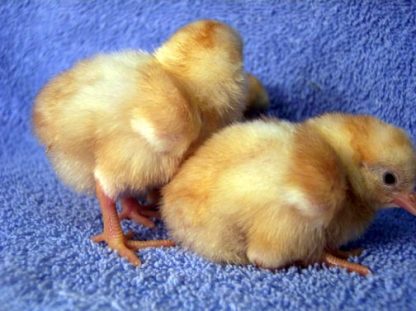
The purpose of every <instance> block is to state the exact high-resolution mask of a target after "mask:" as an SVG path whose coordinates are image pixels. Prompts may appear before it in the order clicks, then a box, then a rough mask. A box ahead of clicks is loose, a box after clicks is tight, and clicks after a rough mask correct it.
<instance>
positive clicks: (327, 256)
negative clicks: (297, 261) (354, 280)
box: [321, 252, 371, 276]
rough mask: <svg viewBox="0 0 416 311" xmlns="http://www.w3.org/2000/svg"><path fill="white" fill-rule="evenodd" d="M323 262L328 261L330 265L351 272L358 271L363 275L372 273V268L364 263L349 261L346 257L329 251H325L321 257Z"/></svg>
mask: <svg viewBox="0 0 416 311" xmlns="http://www.w3.org/2000/svg"><path fill="white" fill-rule="evenodd" d="M321 260H322V262H323V263H326V264H327V265H329V266H334V267H340V268H344V269H346V270H347V271H349V272H356V273H358V274H360V275H362V276H367V275H369V274H371V270H370V269H369V268H368V267H366V266H363V265H360V264H357V263H353V262H349V261H347V260H346V259H344V258H339V257H337V256H335V255H333V254H331V253H329V252H324V254H323V255H322V258H321Z"/></svg>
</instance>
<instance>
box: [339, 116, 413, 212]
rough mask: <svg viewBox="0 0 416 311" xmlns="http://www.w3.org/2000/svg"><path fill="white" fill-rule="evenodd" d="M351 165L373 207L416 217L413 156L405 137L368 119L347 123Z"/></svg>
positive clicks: (387, 126) (408, 141)
mask: <svg viewBox="0 0 416 311" xmlns="http://www.w3.org/2000/svg"><path fill="white" fill-rule="evenodd" d="M346 124H347V128H348V131H349V132H350V135H351V136H350V145H351V147H352V149H353V155H354V156H353V158H354V159H353V160H354V161H353V163H354V164H355V165H356V166H358V168H359V169H358V172H359V174H360V175H361V179H362V185H363V189H362V190H364V191H362V193H365V196H366V197H367V198H368V199H369V201H370V202H372V203H373V204H374V207H376V208H381V207H388V206H395V207H398V206H399V207H402V208H404V209H406V210H407V211H408V212H410V213H411V214H413V215H416V194H414V193H413V191H414V189H415V182H416V154H415V149H414V147H413V145H412V142H411V140H410V139H409V137H408V136H407V134H406V133H405V132H404V131H403V130H401V129H399V128H397V127H394V126H392V125H389V124H387V123H384V122H382V121H380V120H379V119H376V118H373V117H370V116H355V117H352V118H350V119H349V120H348V122H347V123H346Z"/></svg>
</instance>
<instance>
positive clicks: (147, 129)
mask: <svg viewBox="0 0 416 311" xmlns="http://www.w3.org/2000/svg"><path fill="white" fill-rule="evenodd" d="M253 81H254V80H253V79H252V78H250V79H249V78H248V74H247V73H245V72H244V69H243V56H242V42H241V38H240V36H239V35H238V33H237V32H236V31H235V30H233V29H232V28H231V27H229V26H227V25H225V24H223V23H220V22H217V21H212V20H202V21H197V22H194V23H191V24H189V25H187V26H185V27H183V28H181V29H180V30H178V31H177V32H176V33H175V34H174V35H173V36H172V37H171V38H170V39H169V40H168V41H166V42H165V43H164V44H163V45H162V46H161V47H160V48H159V49H158V50H157V51H156V52H155V53H153V54H150V53H146V52H139V51H126V52H119V53H114V54H108V55H98V56H95V57H92V58H90V59H88V60H84V61H81V62H79V63H78V64H76V65H75V66H74V67H72V68H71V69H69V70H67V71H65V72H63V73H62V74H60V75H58V76H57V77H56V78H54V79H52V80H51V81H50V82H49V83H48V84H47V85H46V86H45V87H44V89H43V90H42V91H41V92H40V93H39V95H38V97H37V98H36V102H35V107H34V111H33V123H34V130H35V133H36V135H37V136H38V138H39V140H40V141H41V143H42V144H43V145H44V146H45V147H46V150H47V154H48V157H49V158H50V160H51V162H52V164H53V166H54V168H55V170H56V172H57V173H58V175H59V176H60V177H61V179H62V180H63V181H64V182H65V183H66V184H68V185H70V186H72V187H73V188H74V189H75V190H77V191H81V192H89V193H94V192H95V193H96V194H97V196H98V198H99V201H100V206H101V209H102V213H103V219H104V233H103V234H102V235H99V236H97V237H96V238H95V241H106V242H107V243H108V244H109V245H110V247H112V248H113V249H115V250H117V251H119V252H120V254H121V255H122V256H124V257H126V258H128V259H129V261H130V262H132V263H133V264H135V265H138V264H139V259H138V258H137V256H136V255H135V254H134V253H133V252H132V249H134V248H135V247H134V246H132V243H131V241H130V240H129V239H128V238H126V237H125V236H124V235H123V233H122V231H121V227H120V224H119V220H118V218H117V217H116V216H117V215H116V211H115V201H116V200H117V199H118V198H120V199H121V203H122V206H123V213H122V216H121V218H132V219H134V220H137V221H139V222H141V223H143V224H145V225H147V226H153V223H152V222H151V221H150V220H148V219H146V217H145V216H153V215H154V214H155V213H154V211H148V210H143V211H138V210H137V209H138V208H140V206H139V205H138V203H137V202H136V201H135V200H133V199H132V197H133V196H135V195H138V194H141V193H145V192H150V193H152V192H154V190H157V189H158V188H160V187H161V186H162V185H164V184H166V183H167V182H168V181H169V180H170V178H171V177H172V176H173V174H174V173H175V172H176V170H177V169H178V167H179V165H180V164H181V163H182V161H183V159H184V158H185V157H187V156H189V155H190V154H191V153H192V152H193V150H195V149H196V148H197V147H198V146H199V144H201V143H202V142H203V141H204V140H205V139H206V138H208V137H209V136H210V135H211V134H212V133H213V132H215V131H217V130H218V129H220V128H222V127H224V126H225V125H228V124H230V123H231V122H234V121H237V120H240V119H241V118H242V115H243V112H244V110H245V109H246V107H248V106H252V105H255V103H254V101H255V100H257V99H259V98H262V97H261V95H256V94H251V92H265V91H264V89H262V88H253V87H251V86H250V85H251V83H254V82H253ZM259 94H260V93H259ZM153 244H154V243H153ZM161 244H162V245H168V244H169V245H170V244H171V243H168V242H166V241H162V242H161ZM136 246H137V247H139V246H138V243H136Z"/></svg>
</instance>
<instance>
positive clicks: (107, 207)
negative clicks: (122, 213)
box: [92, 182, 140, 266]
mask: <svg viewBox="0 0 416 311" xmlns="http://www.w3.org/2000/svg"><path fill="white" fill-rule="evenodd" d="M96 194H97V198H98V201H99V203H100V208H101V213H102V215H103V222H104V232H103V233H101V234H99V235H96V236H94V237H92V240H93V241H94V242H107V244H108V246H109V247H110V248H111V249H113V250H115V251H117V252H118V253H119V255H120V256H121V257H124V258H126V259H127V260H128V261H129V262H130V263H131V264H132V265H134V266H138V265H140V259H139V257H137V255H136V254H135V253H134V251H133V250H131V249H129V248H128V247H127V246H126V238H125V236H124V234H123V231H122V229H121V226H120V220H119V218H118V215H117V209H116V203H115V201H114V200H112V199H111V198H109V197H108V196H107V195H106V194H105V193H104V191H103V190H102V188H101V186H100V184H99V183H98V182H97V183H96Z"/></svg>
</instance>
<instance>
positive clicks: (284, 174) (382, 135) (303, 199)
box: [161, 114, 416, 275]
mask: <svg viewBox="0 0 416 311" xmlns="http://www.w3.org/2000/svg"><path fill="white" fill-rule="evenodd" d="M415 181H416V156H415V150H414V148H413V146H412V144H411V142H410V140H409V138H408V137H407V135H406V134H405V133H404V132H403V131H402V130H401V129H398V128H396V127H393V126H391V125H388V124H386V123H384V122H382V121H380V120H378V119H376V118H374V117H370V116H362V115H348V114H326V115H323V116H320V117H316V118H312V119H310V120H307V121H305V122H303V123H289V122H283V121H280V122H279V121H275V120H271V119H270V120H263V121H255V122H249V123H246V124H236V125H232V126H229V127H227V128H225V129H223V130H221V131H220V132H219V133H217V134H215V135H214V136H213V137H212V138H211V139H209V140H208V141H207V142H206V143H205V144H204V145H203V146H202V147H201V148H200V149H199V150H198V151H197V152H196V153H195V155H194V156H193V157H191V158H190V159H189V160H188V161H187V162H185V163H184V164H183V166H182V167H181V168H180V170H179V171H178V173H177V174H176V175H175V177H174V179H173V180H172V181H171V182H170V183H169V184H168V185H167V186H165V187H164V188H163V191H162V194H163V199H162V207H161V210H162V217H163V219H164V221H165V223H166V225H167V227H168V229H169V232H170V235H171V236H172V238H173V239H174V240H175V241H177V242H179V243H180V244H181V245H183V246H185V247H187V248H189V249H191V250H193V251H195V252H197V253H198V254H201V255H203V256H205V257H206V258H208V259H211V260H214V261H217V262H228V263H236V264H249V263H251V264H255V265H258V266H261V267H265V268H270V269H274V268H281V267H284V266H287V265H290V264H293V263H302V264H309V263H313V262H325V263H327V264H330V265H337V266H341V267H344V268H346V269H348V270H350V271H355V272H357V273H360V274H362V275H366V274H368V273H369V272H370V270H369V269H368V268H367V267H364V266H362V265H359V264H355V263H350V262H348V261H347V260H346V259H347V257H348V255H350V253H348V252H341V251H340V250H339V248H340V246H342V245H343V244H345V243H347V242H348V241H351V240H352V239H355V238H357V237H359V236H360V235H361V234H362V233H363V232H364V230H365V229H366V228H367V227H368V225H369V224H370V222H371V220H372V219H373V217H374V215H375V213H376V212H377V210H379V209H381V208H384V207H389V206H400V207H403V208H404V209H406V210H407V211H409V212H410V213H412V214H413V215H416V200H415V194H414V193H413V189H414V186H415Z"/></svg>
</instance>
